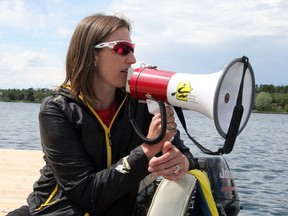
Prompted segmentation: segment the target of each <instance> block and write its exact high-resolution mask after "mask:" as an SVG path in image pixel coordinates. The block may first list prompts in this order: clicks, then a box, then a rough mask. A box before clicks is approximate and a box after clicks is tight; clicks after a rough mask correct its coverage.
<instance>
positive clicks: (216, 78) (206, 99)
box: [126, 57, 255, 138]
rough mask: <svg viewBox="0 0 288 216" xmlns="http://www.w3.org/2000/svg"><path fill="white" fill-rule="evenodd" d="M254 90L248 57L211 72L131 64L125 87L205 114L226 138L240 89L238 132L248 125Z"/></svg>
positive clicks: (136, 95) (142, 97)
mask: <svg viewBox="0 0 288 216" xmlns="http://www.w3.org/2000/svg"><path fill="white" fill-rule="evenodd" d="M245 60H247V61H245ZM245 64H247V68H245V70H244V69H243V68H244V65H245ZM241 85H242V88H240V86H241ZM254 90H255V78H254V73H253V69H252V67H251V65H250V63H249V62H248V59H247V57H242V58H237V59H235V60H233V61H231V62H230V63H229V64H228V65H227V66H225V67H224V68H223V69H221V70H220V71H218V72H216V73H211V74H187V73H176V72H170V71H164V70H159V69H157V68H156V67H139V68H136V69H132V68H131V69H130V70H129V72H128V78H127V84H126V91H127V92H129V93H130V94H131V96H132V97H134V98H136V99H139V100H146V99H151V98H153V99H154V100H156V101H163V102H166V103H168V104H170V105H172V106H176V107H181V108H184V109H189V110H194V111H197V112H200V113H202V114H204V115H205V116H207V117H209V118H210V119H212V120H214V123H215V126H216V129H217V131H218V133H219V134H220V135H221V136H222V137H223V138H225V137H226V135H227V133H228V129H229V126H230V121H231V118H232V115H233V110H234V107H235V105H236V104H237V98H238V95H239V93H241V104H242V106H243V115H242V119H241V122H240V125H239V130H238V134H237V135H239V134H240V133H241V131H242V130H243V129H244V127H245V126H246V123H247V122H248V120H249V117H250V113H251V110H252V108H253V102H254ZM239 91H241V92H239ZM238 102H239V101H238Z"/></svg>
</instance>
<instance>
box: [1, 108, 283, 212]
mask: <svg viewBox="0 0 288 216" xmlns="http://www.w3.org/2000/svg"><path fill="white" fill-rule="evenodd" d="M39 108H40V104H30V103H4V102H0V119H1V121H0V148H15V149H38V150H40V149H41V147H40V138H39V128H38V112H39ZM184 115H185V118H186V123H187V127H188V130H189V132H190V134H191V135H192V136H193V137H194V138H196V140H197V141H199V142H200V143H202V144H203V145H204V146H205V147H207V148H209V149H211V150H214V151H216V150H217V149H218V148H219V147H221V146H222V145H223V143H224V140H223V138H222V137H220V135H218V133H217V131H216V129H215V126H214V124H213V122H212V121H211V120H209V119H208V118H207V117H205V116H203V115H201V114H199V113H196V112H193V111H185V112H184ZM178 128H179V129H180V131H181V132H182V137H183V139H184V140H185V141H186V143H187V145H188V146H189V147H190V149H191V151H192V152H193V154H194V155H195V156H205V155H204V154H203V153H201V152H200V150H198V149H197V147H195V145H194V144H192V143H191V141H190V140H189V139H188V138H187V136H186V135H185V132H184V131H183V129H182V127H181V126H180V123H179V122H178ZM287 140H288V115H274V114H273V115H272V114H252V115H251V117H250V120H249V122H248V124H247V126H246V128H245V129H244V130H243V132H242V133H241V134H240V135H239V137H238V138H237V140H236V143H235V146H234V149H233V151H232V153H230V154H228V155H224V156H223V157H225V159H226V160H227V162H228V164H229V166H230V169H231V170H232V174H233V176H234V179H235V182H236V186H237V188H238V192H239V196H240V200H241V205H242V207H243V210H242V211H240V214H239V216H252V215H253V216H254V215H263V216H264V215H265V216H266V215H286V214H287V212H288V207H287V200H288V180H287V176H288V141H287Z"/></svg>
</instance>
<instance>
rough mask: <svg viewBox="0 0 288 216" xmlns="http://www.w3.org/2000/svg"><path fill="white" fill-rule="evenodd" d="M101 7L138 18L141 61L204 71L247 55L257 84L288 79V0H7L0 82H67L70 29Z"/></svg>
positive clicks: (2, 12)
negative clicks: (66, 60) (65, 79)
mask: <svg viewBox="0 0 288 216" xmlns="http://www.w3.org/2000/svg"><path fill="white" fill-rule="evenodd" d="M97 12H102V13H107V14H115V13H122V14H124V15H125V16H126V17H127V18H129V19H130V20H131V21H132V24H133V29H132V31H133V33H132V40H133V41H134V42H135V43H136V50H135V55H136V58H137V63H136V65H135V67H138V66H140V64H141V63H147V64H153V65H157V66H158V68H159V69H163V70H169V71H174V72H182V73H193V74H195V73H200V74H204V73H213V72H216V71H218V70H219V68H220V67H221V66H223V65H225V64H228V63H229V62H231V61H232V60H234V59H235V58H238V57H241V56H243V55H246V56H247V57H248V58H249V60H250V63H251V65H252V67H253V70H254V73H255V79H256V84H273V85H288V75H287V74H288V1H287V0H282V1H281V0H253V1H251V0H238V1H230V0H218V1H215V0H201V1H199V0H157V1H156V0H105V1H103V0H85V1H78V0H0V89H6V88H30V87H33V88H54V87H55V86H58V85H59V84H61V83H62V81H63V79H64V74H65V57H66V51H67V47H68V44H69V42H70V38H71V35H72V33H73V31H74V29H75V27H76V25H77V24H78V23H79V21H80V20H81V19H82V18H84V17H85V16H88V15H91V14H93V13H97Z"/></svg>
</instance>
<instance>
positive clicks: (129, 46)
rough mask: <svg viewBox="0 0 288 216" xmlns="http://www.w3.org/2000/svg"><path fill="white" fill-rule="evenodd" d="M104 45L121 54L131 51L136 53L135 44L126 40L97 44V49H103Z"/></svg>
mask: <svg viewBox="0 0 288 216" xmlns="http://www.w3.org/2000/svg"><path fill="white" fill-rule="evenodd" d="M104 47H108V48H110V49H112V51H113V52H116V53H118V54H120V55H128V54H129V53H130V52H132V53H134V48H135V44H133V43H131V42H129V41H126V40H118V41H110V42H103V43H100V44H97V45H95V49H102V48H104Z"/></svg>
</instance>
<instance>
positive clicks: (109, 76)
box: [94, 27, 136, 88]
mask: <svg viewBox="0 0 288 216" xmlns="http://www.w3.org/2000/svg"><path fill="white" fill-rule="evenodd" d="M119 40H126V41H130V42H131V38H130V33H129V31H128V29H127V28H125V27H121V28H118V29H117V30H115V31H114V32H113V33H112V34H111V35H110V36H109V37H108V38H107V39H106V41H105V42H110V41H119ZM96 51H97V52H96V55H95V66H96V71H95V76H94V77H95V78H94V84H95V85H97V86H101V87H102V88H122V87H125V85H126V79H127V72H128V68H130V67H131V65H132V64H134V63H136V58H135V56H134V54H133V53H132V52H130V53H128V54H127V55H121V54H118V53H116V52H113V51H112V49H110V48H108V47H104V48H101V49H97V50H96Z"/></svg>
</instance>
